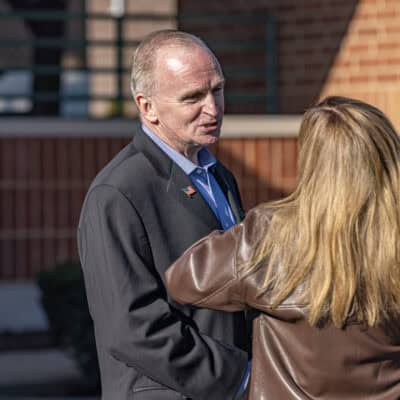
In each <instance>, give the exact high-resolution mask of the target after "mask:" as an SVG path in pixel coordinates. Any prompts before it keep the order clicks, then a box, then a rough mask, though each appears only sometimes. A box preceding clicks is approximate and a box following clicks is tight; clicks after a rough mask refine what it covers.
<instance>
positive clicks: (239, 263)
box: [166, 206, 269, 311]
mask: <svg viewBox="0 0 400 400" xmlns="http://www.w3.org/2000/svg"><path fill="white" fill-rule="evenodd" d="M268 223H269V218H268V216H267V215H266V213H265V211H264V210H263V206H258V207H257V208H254V209H252V210H251V211H249V213H248V215H247V216H246V218H245V219H244V220H243V221H242V222H241V223H240V224H238V225H236V226H234V227H232V228H231V229H229V230H227V231H225V232H221V231H214V232H212V233H211V234H210V235H208V236H206V237H205V238H203V239H201V240H199V241H198V242H196V243H195V244H194V245H192V246H191V247H190V248H189V249H188V250H187V251H186V252H185V253H184V254H183V255H182V256H181V257H180V258H179V259H178V260H177V261H175V263H173V264H172V266H171V267H170V268H169V269H168V270H167V272H166V286H167V289H168V291H169V293H170V294H171V296H172V297H173V298H174V299H175V300H176V301H177V302H179V303H182V304H186V303H190V304H193V305H196V306H201V307H207V308H213V309H218V310H224V311H239V310H243V309H244V308H246V305H247V299H246V297H247V296H246V292H249V290H248V289H249V288H247V287H244V284H245V282H244V281H243V280H242V279H241V270H242V268H241V267H243V266H244V265H245V263H247V262H248V261H250V260H251V258H252V255H253V254H254V249H255V247H256V245H257V243H258V242H259V241H260V239H261V238H262V237H263V232H265V231H266V228H267V226H268ZM250 282H251V281H250ZM250 292H254V291H253V290H250Z"/></svg>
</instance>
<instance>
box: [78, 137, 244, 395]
mask: <svg viewBox="0 0 400 400" xmlns="http://www.w3.org/2000/svg"><path fill="white" fill-rule="evenodd" d="M215 176H216V178H217V180H218V181H219V183H220V185H221V188H222V190H223V191H224V192H225V194H226V196H227V199H228V201H230V202H231V206H232V208H233V211H234V213H235V214H236V215H237V216H238V218H241V217H242V209H241V206H240V198H239V193H238V190H237V186H236V183H235V180H234V178H233V176H232V174H231V173H230V172H229V171H228V170H227V169H226V168H225V167H223V166H222V165H221V164H220V163H217V166H216V168H215ZM191 184H192V183H191V181H190V179H189V178H188V177H187V176H186V175H185V174H184V172H183V171H182V170H181V169H180V168H179V167H178V166H177V165H176V164H175V163H174V162H172V160H171V159H170V158H169V157H168V156H166V155H165V154H164V153H163V152H162V151H161V150H160V149H159V148H158V146H157V145H155V144H154V143H153V142H152V141H151V140H150V139H149V138H148V137H147V136H146V135H145V134H144V133H143V132H142V131H141V130H139V131H138V132H137V133H136V134H135V136H134V138H133V141H132V142H131V143H130V144H128V145H127V146H126V147H125V148H124V149H122V150H121V151H120V152H119V153H118V154H117V155H116V156H115V157H114V159H113V160H111V162H110V163H109V164H108V165H107V166H106V167H105V168H104V169H103V170H102V171H101V172H100V173H99V174H98V175H97V177H96V178H95V180H94V181H93V183H92V185H91V187H90V188H89V191H88V194H87V196H86V199H85V202H84V205H83V209H82V213H81V219H80V222H79V229H78V242H79V253H80V258H81V263H82V267H83V272H84V278H85V284H86V290H87V296H88V301H89V307H90V312H91V315H92V318H93V320H94V325H95V335H96V344H97V351H98V355H99V364H100V372H101V381H102V396H103V397H102V398H103V399H107V400H108V399H110V400H120V399H134V400H140V399H142V400H143V399H147V400H164V399H171V400H172V399H182V398H193V399H207V400H224V399H231V398H233V396H234V395H235V393H236V392H237V391H238V387H239V385H240V383H241V380H242V376H243V374H244V371H245V369H246V364H247V353H246V352H245V351H244V350H241V349H245V348H246V327H245V321H244V316H243V313H234V314H232V313H225V312H221V311H212V310H207V309H197V308H194V307H191V306H182V305H179V304H177V303H175V302H174V301H173V300H172V299H171V298H170V297H169V295H168V293H167V292H166V289H165V287H164V272H165V271H166V269H167V267H168V266H169V265H170V264H171V263H172V262H173V261H174V260H175V259H176V258H177V257H178V256H179V255H181V254H182V253H183V251H184V250H185V249H187V248H188V247H189V246H190V245H191V244H192V243H194V242H195V241H197V240H198V239H200V238H201V237H203V236H205V235H207V234H208V233H210V232H211V231H212V230H215V229H220V224H219V222H218V220H217V219H216V217H215V216H214V214H213V212H212V211H211V210H210V208H209V206H208V205H207V203H206V202H205V200H204V199H203V198H202V197H201V195H200V193H198V192H197V193H195V194H194V195H193V196H191V197H189V196H187V195H186V194H185V193H184V192H183V190H182V189H183V188H185V187H187V186H188V185H191ZM215 268H218V265H216V266H215ZM233 346H235V347H233ZM236 346H237V347H236ZM238 347H239V348H241V349H239V348H238Z"/></svg>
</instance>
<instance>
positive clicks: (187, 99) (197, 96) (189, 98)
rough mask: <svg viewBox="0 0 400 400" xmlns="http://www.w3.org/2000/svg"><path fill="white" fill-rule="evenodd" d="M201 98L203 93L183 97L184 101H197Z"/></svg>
mask: <svg viewBox="0 0 400 400" xmlns="http://www.w3.org/2000/svg"><path fill="white" fill-rule="evenodd" d="M200 98H201V94H200V93H198V94H193V95H191V96H188V97H185V98H184V99H183V101H184V103H195V102H196V101H198V100H199V99H200Z"/></svg>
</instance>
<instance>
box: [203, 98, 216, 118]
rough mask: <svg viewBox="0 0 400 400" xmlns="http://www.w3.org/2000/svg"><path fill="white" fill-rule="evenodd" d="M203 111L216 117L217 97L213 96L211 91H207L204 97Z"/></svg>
mask: <svg viewBox="0 0 400 400" xmlns="http://www.w3.org/2000/svg"><path fill="white" fill-rule="evenodd" d="M204 111H205V112H206V113H207V114H209V115H212V116H213V117H216V116H217V115H218V113H219V106H218V99H217V98H216V96H214V94H213V93H208V94H207V96H206V97H205V98H204Z"/></svg>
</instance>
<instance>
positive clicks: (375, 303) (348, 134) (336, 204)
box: [252, 97, 400, 327]
mask: <svg viewBox="0 0 400 400" xmlns="http://www.w3.org/2000/svg"><path fill="white" fill-rule="evenodd" d="M266 207H267V208H269V209H273V215H274V216H273V218H272V222H271V227H270V229H269V232H268V234H267V236H266V237H265V238H264V240H263V241H262V243H261V245H260V246H259V247H258V251H257V252H256V256H255V259H254V260H253V262H252V265H257V264H259V262H260V261H261V260H265V259H268V260H269V262H268V264H269V267H268V268H267V273H266V276H265V282H264V287H263V289H266V290H269V291H270V294H271V296H272V297H271V298H272V300H273V303H274V304H275V305H279V304H280V303H281V302H282V301H283V300H285V299H286V298H287V297H288V296H290V295H291V294H293V292H294V291H295V290H296V288H298V287H299V286H301V293H302V295H301V299H302V301H304V303H305V304H306V305H307V308H308V310H309V322H310V323H311V324H312V325H318V324H321V323H327V322H331V323H333V324H334V325H335V326H338V327H343V326H344V325H345V324H346V322H347V321H348V320H349V318H350V319H354V320H355V321H358V322H361V323H364V324H366V325H368V326H374V325H376V324H378V323H380V322H383V321H385V320H389V319H390V318H392V317H393V316H400V211H399V210H400V140H399V137H398V135H397V134H396V131H395V130H394V128H393V126H392V124H391V123H390V122H389V120H388V119H387V118H386V117H385V115H384V114H383V113H382V112H381V111H379V110H378V109H377V108H375V107H373V106H371V105H369V104H366V103H363V102H361V101H358V100H354V99H349V98H343V97H328V98H326V99H325V100H323V101H322V102H320V103H319V104H318V105H316V106H315V107H312V108H311V109H309V110H308V111H307V112H306V113H305V115H304V118H303V121H302V124H301V128H300V134H299V159H298V184H297V188H296V190H295V191H294V193H293V194H292V195H290V196H289V197H287V198H286V199H283V200H281V201H278V202H275V203H271V204H267V205H266ZM273 266H275V268H274V267H273ZM276 266H279V267H276Z"/></svg>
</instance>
